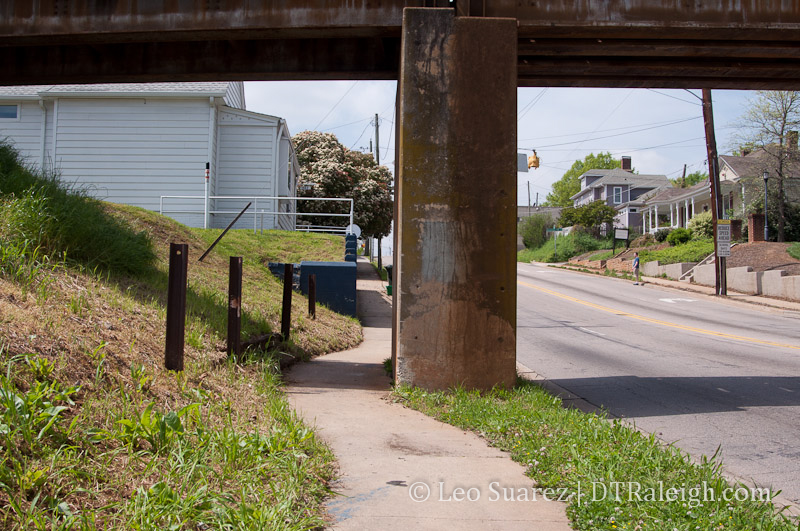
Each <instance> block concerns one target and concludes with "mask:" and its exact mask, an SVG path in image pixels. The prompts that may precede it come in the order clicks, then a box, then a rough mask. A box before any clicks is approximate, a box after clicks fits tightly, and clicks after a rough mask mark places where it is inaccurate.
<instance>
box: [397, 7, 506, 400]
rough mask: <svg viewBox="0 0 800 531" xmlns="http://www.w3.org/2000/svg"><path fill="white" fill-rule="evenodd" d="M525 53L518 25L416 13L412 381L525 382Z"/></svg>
mask: <svg viewBox="0 0 800 531" xmlns="http://www.w3.org/2000/svg"><path fill="white" fill-rule="evenodd" d="M516 56H517V23H516V20H514V19H501V18H491V19H489V18H479V17H475V18H473V17H455V16H454V14H453V10H452V9H419V8H406V9H405V10H404V15H403V44H402V54H401V74H400V82H399V86H400V98H399V102H400V103H399V107H400V110H399V112H398V118H399V122H400V125H399V130H398V131H399V134H398V136H399V139H398V140H399V144H400V154H399V165H398V180H397V186H396V188H395V194H396V198H395V200H396V205H397V209H398V216H397V217H396V218H395V234H396V235H397V236H396V238H397V241H398V242H399V245H398V247H395V251H394V257H395V258H394V260H395V270H394V271H393V273H394V290H393V292H394V296H395V299H394V300H395V310H396V313H395V315H396V317H395V321H394V328H395V329H396V339H395V345H394V348H395V351H396V358H397V363H396V369H395V370H396V373H395V381H396V382H398V383H400V384H409V385H415V386H419V387H423V388H426V389H447V388H450V387H453V386H458V385H463V386H464V387H466V388H478V389H490V388H492V387H494V386H495V385H506V386H512V385H514V383H515V381H516V293H517V289H516V288H517V286H516V268H517V264H516V251H515V249H516V245H515V239H516V181H517V155H516V153H517V118H516V115H517V64H516V60H515V57H516ZM487 72H491V75H487ZM487 106H488V107H491V112H476V109H481V108H487ZM487 213H491V214H487Z"/></svg>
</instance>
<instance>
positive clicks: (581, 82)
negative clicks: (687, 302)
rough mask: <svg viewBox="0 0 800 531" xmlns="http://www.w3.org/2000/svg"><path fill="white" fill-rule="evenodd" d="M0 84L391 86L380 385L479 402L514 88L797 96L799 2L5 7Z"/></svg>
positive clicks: (497, 309)
mask: <svg viewBox="0 0 800 531" xmlns="http://www.w3.org/2000/svg"><path fill="white" fill-rule="evenodd" d="M652 4H658V5H652ZM0 65H2V69H3V70H2V72H3V73H2V76H1V77H0V84H4V85H22V84H51V83H52V84H65V83H108V82H123V81H124V82H152V81H182V80H195V81H202V80H225V81H235V80H306V79H309V80H311V79H313V80H324V79H397V80H398V81H399V83H398V112H397V116H398V120H397V128H398V131H397V135H396V138H397V151H396V152H397V154H398V155H397V160H396V163H395V168H396V173H397V175H396V197H395V208H396V211H395V220H396V231H395V290H394V297H395V301H394V302H395V304H394V312H395V318H394V327H393V332H394V338H393V345H394V354H395V355H396V358H397V363H396V371H397V372H396V379H397V381H398V382H400V383H408V384H413V385H420V386H423V387H427V388H432V389H433V388H446V387H450V386H453V385H459V384H463V385H465V386H467V387H477V388H488V387H491V386H493V385H497V384H501V385H512V384H513V382H514V380H515V376H516V374H515V353H516V350H515V349H516V345H515V331H516V244H515V242H516V227H515V221H516V146H517V142H516V87H517V86H564V87H643V88H644V87H647V88H740V89H797V88H798V87H800V3H797V2H781V1H779V0H749V1H747V2H743V1H741V0H711V1H707V2H699V1H693V0H692V1H690V0H660V1H659V2H653V1H652V0H526V1H522V2H520V1H517V0H480V1H477V0H457V1H456V2H453V3H451V2H448V1H442V0H417V1H403V0H293V1H292V2H274V1H270V0H248V1H247V2H245V1H244V0H216V1H214V2H209V1H206V0H202V1H201V0H194V1H186V0H138V1H136V2H133V1H130V0H119V1H114V0H106V1H99V0H86V1H84V2H72V1H69V0H10V1H8V2H4V3H3V4H2V5H0ZM486 212H491V213H492V216H491V217H486V216H485V215H483V214H482V213H486Z"/></svg>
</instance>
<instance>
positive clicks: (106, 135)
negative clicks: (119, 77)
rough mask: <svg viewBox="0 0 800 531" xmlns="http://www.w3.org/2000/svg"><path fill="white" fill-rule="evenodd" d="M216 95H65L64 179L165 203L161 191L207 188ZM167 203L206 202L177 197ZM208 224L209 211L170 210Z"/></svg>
mask: <svg viewBox="0 0 800 531" xmlns="http://www.w3.org/2000/svg"><path fill="white" fill-rule="evenodd" d="M208 109H209V107H208V100H205V99H198V100H176V99H164V100H158V99H145V98H136V99H103V98H97V99H64V98H62V99H60V100H59V102H58V117H57V139H56V140H57V141H56V153H55V164H56V167H57V168H58V169H59V171H60V173H61V179H62V180H63V181H66V182H75V183H76V184H77V185H78V186H79V187H81V188H83V189H85V190H86V191H87V192H88V193H90V194H91V195H93V196H94V197H97V198H98V199H103V200H105V201H111V202H114V203H125V204H129V205H134V206H139V207H143V208H147V209H150V210H158V208H159V196H161V195H197V196H202V195H203V186H204V185H203V178H204V174H205V162H206V159H207V155H208V131H209V125H208V122H209V110H208ZM164 206H165V209H168V210H169V209H173V210H174V209H178V210H187V209H199V210H201V211H202V200H171V201H167V202H165V205H164ZM170 216H171V217H173V218H175V219H177V220H178V221H180V222H181V223H186V224H189V225H193V226H201V227H202V221H203V220H202V214H170Z"/></svg>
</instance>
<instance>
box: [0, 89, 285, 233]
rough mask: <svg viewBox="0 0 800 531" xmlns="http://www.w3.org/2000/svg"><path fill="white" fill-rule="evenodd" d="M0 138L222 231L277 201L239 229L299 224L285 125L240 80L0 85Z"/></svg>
mask: <svg viewBox="0 0 800 531" xmlns="http://www.w3.org/2000/svg"><path fill="white" fill-rule="evenodd" d="M0 139H3V140H6V141H8V142H10V143H11V144H12V145H13V146H14V147H15V148H16V149H17V150H18V151H19V152H20V154H21V155H22V156H23V157H24V158H25V160H26V161H27V163H28V164H30V165H31V166H34V167H37V168H40V169H43V170H44V171H46V172H53V173H54V174H56V175H58V177H59V178H60V179H61V180H62V181H64V182H65V183H67V184H69V185H72V186H74V187H76V188H78V189H81V190H83V191H85V192H86V193H87V194H89V195H91V196H93V197H96V198H97V199H102V200H105V201H110V202H114V203H122V204H128V205H134V206H139V207H143V208H146V209H149V210H154V211H160V210H163V211H164V214H166V215H169V216H170V217H172V218H174V219H176V220H178V221H180V222H182V223H184V224H187V225H189V226H193V227H203V226H208V227H225V226H226V225H227V224H228V223H229V222H230V221H231V220H232V219H233V218H234V217H235V213H237V212H239V211H240V210H241V209H242V208H243V207H244V206H245V205H246V204H247V202H248V201H252V200H253V198H255V197H262V198H263V197H274V198H276V199H259V200H255V204H254V205H253V206H252V207H251V208H250V209H249V210H248V215H246V216H243V217H242V218H241V219H240V220H239V221H238V222H237V225H236V226H237V227H241V228H245V227H247V228H253V227H254V226H259V227H263V228H282V229H288V230H292V229H294V227H295V216H294V215H293V213H294V212H295V211H296V207H295V201H294V200H291V199H280V198H282V197H286V198H289V197H292V196H295V195H296V184H297V177H298V175H299V174H300V166H299V164H298V162H297V158H296V157H295V153H294V147H293V145H292V142H291V136H290V134H289V130H288V127H287V125H286V121H285V120H283V119H282V118H278V117H276V116H269V115H265V114H260V113H255V112H251V111H248V110H246V109H245V101H244V86H243V84H242V83H241V82H230V83H229V82H204V83H111V84H97V85H44V86H11V87H0ZM207 165H208V173H206V167H207ZM215 196H227V197H230V196H235V197H236V199H224V198H221V197H219V198H215ZM256 210H258V211H259V212H260V214H259V215H256Z"/></svg>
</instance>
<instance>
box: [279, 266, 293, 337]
mask: <svg viewBox="0 0 800 531" xmlns="http://www.w3.org/2000/svg"><path fill="white" fill-rule="evenodd" d="M293 275H294V266H293V265H292V264H284V265H283V309H282V311H281V335H282V336H283V340H284V341H287V340H288V339H289V332H290V331H291V328H292V277H293Z"/></svg>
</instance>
